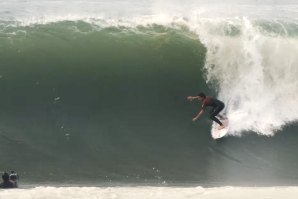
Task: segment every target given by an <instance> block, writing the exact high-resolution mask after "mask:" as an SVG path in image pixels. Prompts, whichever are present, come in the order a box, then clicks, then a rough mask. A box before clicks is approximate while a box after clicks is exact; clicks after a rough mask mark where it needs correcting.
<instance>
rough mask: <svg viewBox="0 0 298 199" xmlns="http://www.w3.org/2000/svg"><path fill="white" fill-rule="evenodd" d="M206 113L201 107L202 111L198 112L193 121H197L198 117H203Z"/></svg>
mask: <svg viewBox="0 0 298 199" xmlns="http://www.w3.org/2000/svg"><path fill="white" fill-rule="evenodd" d="M203 114H204V109H201V110H200V112H199V113H198V115H197V116H195V117H194V118H193V119H192V121H193V122H194V121H196V120H197V119H199V117H201V116H202V115H203Z"/></svg>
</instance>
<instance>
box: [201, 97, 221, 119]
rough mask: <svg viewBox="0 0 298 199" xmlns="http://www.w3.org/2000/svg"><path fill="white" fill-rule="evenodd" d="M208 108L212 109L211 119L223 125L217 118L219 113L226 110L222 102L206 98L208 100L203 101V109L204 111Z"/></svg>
mask: <svg viewBox="0 0 298 199" xmlns="http://www.w3.org/2000/svg"><path fill="white" fill-rule="evenodd" d="M206 106H211V107H212V109H211V111H210V119H211V120H213V121H215V122H216V123H218V124H219V125H222V123H221V122H220V121H219V120H218V119H217V118H216V117H215V116H216V115H218V113H219V112H220V111H222V110H223V109H224V107H225V104H224V103H223V102H222V101H219V100H218V99H215V98H212V97H210V96H206V98H205V99H204V100H203V105H202V109H203V110H204V109H205V107H206Z"/></svg>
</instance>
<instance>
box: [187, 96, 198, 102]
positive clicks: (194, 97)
mask: <svg viewBox="0 0 298 199" xmlns="http://www.w3.org/2000/svg"><path fill="white" fill-rule="evenodd" d="M194 99H198V96H188V97H187V100H188V101H190V102H191V101H192V100H194Z"/></svg>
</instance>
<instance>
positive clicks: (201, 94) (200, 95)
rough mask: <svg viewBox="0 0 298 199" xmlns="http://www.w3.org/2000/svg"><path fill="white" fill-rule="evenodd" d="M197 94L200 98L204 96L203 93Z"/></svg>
mask: <svg viewBox="0 0 298 199" xmlns="http://www.w3.org/2000/svg"><path fill="white" fill-rule="evenodd" d="M198 96H199V97H201V98H206V95H205V93H199V94H198Z"/></svg>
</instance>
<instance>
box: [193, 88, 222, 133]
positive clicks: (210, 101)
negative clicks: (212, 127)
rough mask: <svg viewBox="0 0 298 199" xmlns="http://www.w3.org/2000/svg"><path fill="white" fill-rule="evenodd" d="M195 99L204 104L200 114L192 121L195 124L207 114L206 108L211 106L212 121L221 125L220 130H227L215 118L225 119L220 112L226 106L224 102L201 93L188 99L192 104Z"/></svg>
mask: <svg viewBox="0 0 298 199" xmlns="http://www.w3.org/2000/svg"><path fill="white" fill-rule="evenodd" d="M195 99H198V100H199V101H202V103H203V104H202V108H201V110H200V112H199V113H198V114H197V115H196V116H195V117H194V118H193V119H192V121H193V122H194V121H196V120H197V119H198V118H199V117H201V115H203V113H204V112H205V108H206V106H211V107H212V109H211V111H210V112H209V113H210V119H211V120H213V121H214V122H216V123H217V124H219V127H218V130H220V129H223V128H225V126H224V125H223V123H221V122H220V121H219V119H217V118H216V117H215V116H218V117H219V118H220V119H224V117H223V116H221V115H219V112H220V111H222V110H223V109H224V107H225V104H224V103H223V102H222V101H220V100H218V99H216V98H213V97H210V96H206V95H205V94H204V93H199V94H198V95H197V96H188V97H187V100H188V101H190V102H191V101H192V100H195Z"/></svg>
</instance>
